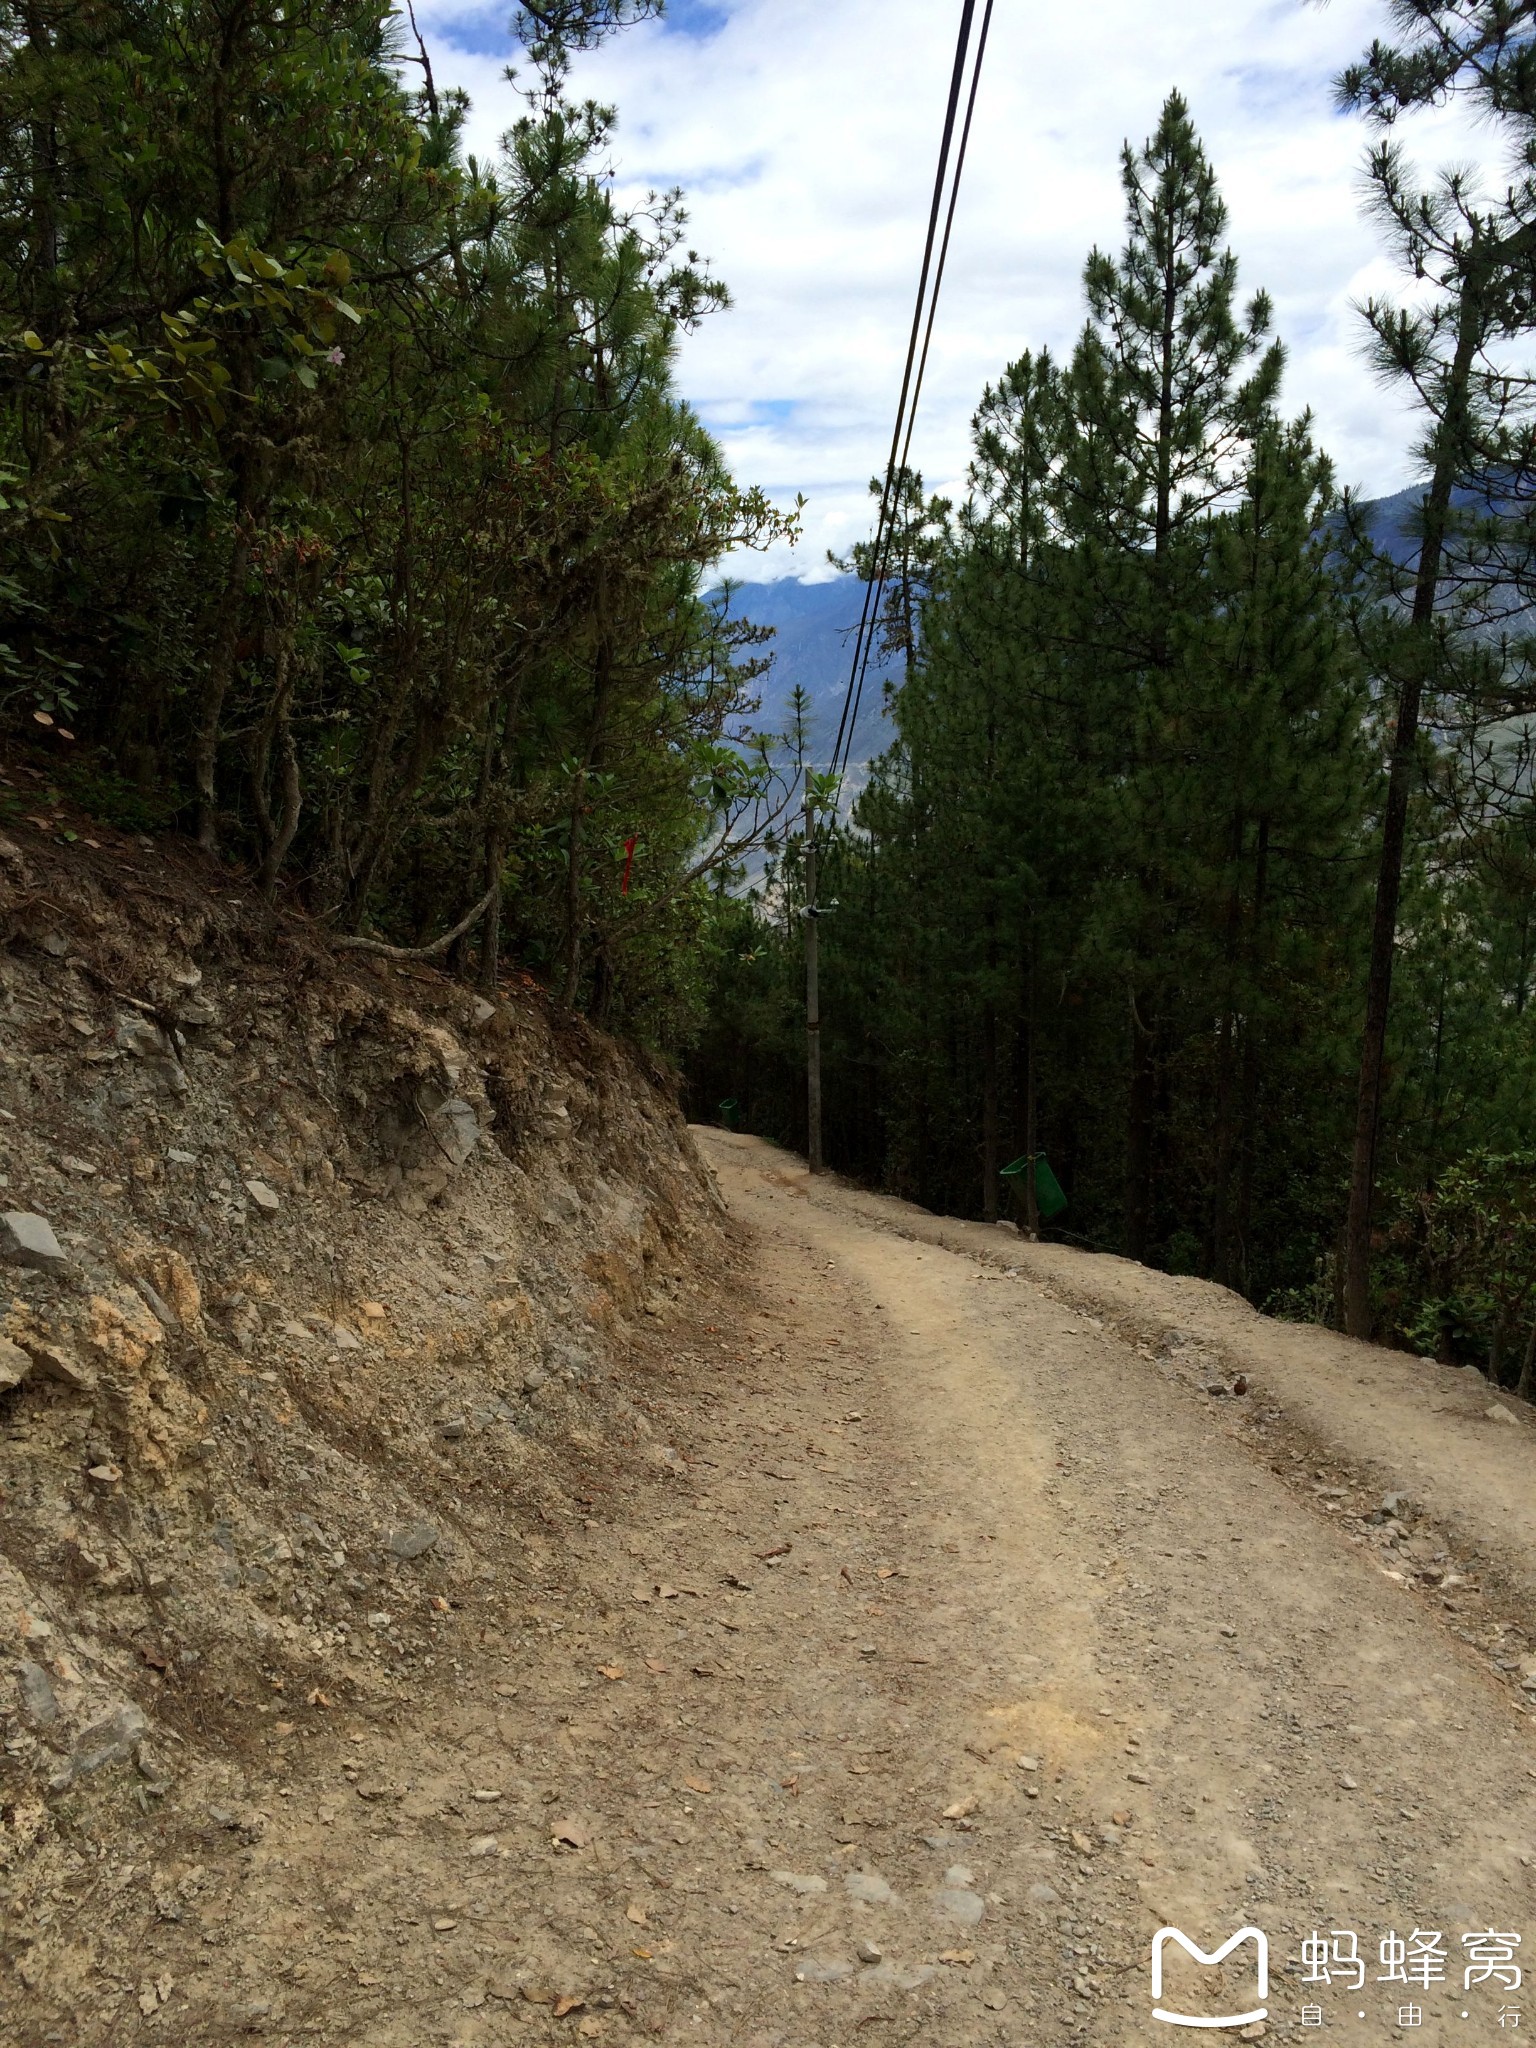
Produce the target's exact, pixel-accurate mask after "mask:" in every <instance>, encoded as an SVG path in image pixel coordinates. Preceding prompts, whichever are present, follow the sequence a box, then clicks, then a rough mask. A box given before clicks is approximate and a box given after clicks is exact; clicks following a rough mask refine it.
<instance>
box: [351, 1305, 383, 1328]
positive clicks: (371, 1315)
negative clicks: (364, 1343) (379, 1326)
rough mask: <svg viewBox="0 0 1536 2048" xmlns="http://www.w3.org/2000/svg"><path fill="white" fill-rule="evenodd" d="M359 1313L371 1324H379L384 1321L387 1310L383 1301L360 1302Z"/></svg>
mask: <svg viewBox="0 0 1536 2048" xmlns="http://www.w3.org/2000/svg"><path fill="white" fill-rule="evenodd" d="M357 1312H358V1314H359V1315H360V1316H364V1317H366V1318H367V1320H368V1321H369V1322H370V1323H378V1322H382V1321H383V1320H384V1314H385V1309H384V1304H383V1302H382V1301H360V1302H359V1303H358V1304H357Z"/></svg>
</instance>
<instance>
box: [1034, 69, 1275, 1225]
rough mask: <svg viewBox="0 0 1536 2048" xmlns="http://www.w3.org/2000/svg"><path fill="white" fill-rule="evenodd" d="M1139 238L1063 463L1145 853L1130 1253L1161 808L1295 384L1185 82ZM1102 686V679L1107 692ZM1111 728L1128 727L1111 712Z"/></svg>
mask: <svg viewBox="0 0 1536 2048" xmlns="http://www.w3.org/2000/svg"><path fill="white" fill-rule="evenodd" d="M1121 183H1122V185H1123V187H1124V191H1125V198H1126V226H1127V239H1126V244H1125V247H1124V250H1123V252H1122V254H1121V255H1120V257H1119V259H1118V260H1116V259H1114V258H1111V257H1109V256H1107V255H1105V254H1104V253H1103V252H1102V251H1100V250H1095V251H1094V252H1093V254H1092V255H1091V256H1090V257H1089V259H1088V264H1087V267H1086V270H1085V272H1084V287H1085V291H1086V294H1087V299H1088V310H1089V323H1088V326H1087V328H1086V330H1085V331H1084V334H1083V336H1082V339H1081V341H1080V342H1079V344H1078V347H1077V350H1076V353H1075V355H1074V357H1073V361H1072V366H1071V372H1070V389H1071V414H1072V418H1073V421H1074V435H1073V444H1072V447H1071V449H1070V451H1069V454H1068V457H1067V461H1066V463H1065V465H1064V469H1063V473H1062V481H1063V486H1064V492H1065V516H1066V522H1067V530H1068V532H1069V533H1070V534H1071V536H1072V537H1073V538H1074V540H1076V541H1077V542H1078V543H1079V563H1080V569H1081V582H1080V595H1079V600H1078V612H1079V623H1078V626H1077V634H1078V636H1079V638H1080V640H1081V642H1082V643H1083V644H1084V645H1085V646H1090V645H1091V646H1092V647H1093V649H1094V656H1095V665H1096V667H1097V669H1098V673H1099V675H1100V677H1101V678H1102V679H1103V683H1107V684H1108V685H1109V686H1110V687H1111V688H1112V689H1113V690H1115V691H1116V692H1117V693H1118V697H1119V708H1120V721H1121V726H1122V731H1123V744H1124V757H1123V772H1124V774H1125V777H1126V786H1127V790H1128V795H1129V804H1130V809H1131V812H1132V814H1133V816H1132V819H1131V821H1130V824H1129V829H1130V832H1131V835H1132V836H1133V837H1134V838H1135V839H1136V840H1137V842H1138V845H1139V849H1140V852H1139V858H1138V867H1137V872H1136V874H1135V875H1134V877H1133V879H1132V885H1131V887H1130V889H1129V890H1128V891H1127V901H1126V906H1125V912H1124V920H1123V922H1124V933H1123V945H1124V949H1125V955H1126V984H1127V986H1126V1010H1127V1022H1128V1027H1129V1036H1130V1043H1131V1076H1130V1088H1129V1098H1128V1104H1127V1119H1126V1166H1125V1231H1124V1243H1125V1249H1126V1250H1127V1252H1129V1253H1130V1255H1131V1256H1132V1257H1134V1258H1141V1257H1143V1256H1144V1255H1145V1253H1146V1251H1147V1248H1148V1245H1149V1242H1150V1238H1151V1232H1152V1227H1153V1188H1154V1144H1155V1129H1156V1122H1157V1104H1158V1096H1159V1091H1160V1089H1161V1086H1162V1073H1161V1070H1162V1067H1163V1065H1164V1062H1165V1060H1166V1057H1167V1053H1168V1045H1167V1029H1168V1024H1167V1018H1166V1016H1165V1014H1164V1012H1165V1009H1166V988H1165V981H1166V977H1165V976H1163V975H1162V974H1161V973H1160V970H1159V967H1158V956H1159V950H1160V945H1161V937H1162V933H1163V931H1164V929H1165V926H1166V921H1167V913H1168V898H1169V894H1170V891H1171V890H1172V889H1173V888H1174V887H1175V883H1174V879H1173V875H1172V872H1171V869H1172V866H1173V865H1174V864H1175V862H1176V858H1177V853H1176V849H1175V848H1174V847H1173V846H1172V845H1171V844H1169V843H1168V842H1167V839H1166V836H1165V834H1164V833H1163V831H1162V829H1161V827H1160V825H1159V822H1158V818H1157V813H1158V811H1159V810H1160V808H1161V807H1162V802H1163V792H1164V790H1165V788H1166V783H1167V777H1168V775H1169V773H1170V771H1176V769H1177V765H1178V762H1179V760H1180V758H1181V753H1182V741H1181V735H1182V733H1183V730H1184V727H1185V723H1186V711H1187V699H1188V687H1189V678H1188V673H1187V670H1188V660H1189V651H1190V649H1191V647H1192V645H1193V644H1194V643H1195V641H1196V640H1197V639H1198V637H1199V632H1200V628H1201V624H1202V613H1204V614H1206V615H1208V613H1209V597H1208V594H1207V593H1206V592H1205V590H1204V588H1203V575H1204V568H1205V555H1206V549H1207V546H1208V539H1209V528H1208V514H1209V513H1210V512H1211V510H1212V509H1213V508H1214V507H1216V506H1218V505H1219V504H1221V503H1222V502H1223V501H1224V500H1225V499H1227V498H1228V497H1230V495H1231V494H1232V493H1233V492H1234V490H1235V489H1237V488H1238V487H1239V485H1240V483H1241V478H1242V475H1243V472H1244V469H1245V467H1246V465H1247V462H1248V459H1249V456H1250V452H1251V449H1252V446H1253V442H1254V438H1255V436H1256V434H1257V433H1258V432H1259V430H1260V427H1261V425H1262V423H1263V422H1264V420H1265V418H1266V417H1267V415H1268V412H1269V410H1270V407H1271V405H1272V403H1273V399H1274V396H1275V392H1276V390H1277V387H1278V385H1279V381H1280V374H1281V369H1282V364H1283V355H1282V351H1281V349H1280V346H1279V344H1278V343H1275V342H1270V343H1268V345H1266V341H1265V337H1266V335H1267V333H1268V329H1269V323H1270V306H1269V301H1268V299H1267V298H1266V297H1265V295H1264V294H1263V293H1259V294H1257V295H1256V296H1255V297H1254V298H1253V299H1252V300H1250V302H1249V303H1248V305H1247V306H1246V308H1244V309H1242V310H1241V311H1239V308H1238V304H1237V261H1236V258H1235V256H1234V255H1233V254H1232V252H1231V251H1230V250H1229V249H1227V248H1226V247H1225V246H1224V244H1223V237H1224V235H1225V232H1226V222H1227V215H1226V207H1225V205H1224V204H1223V202H1222V199H1221V196H1220V193H1219V191H1218V189H1217V185H1216V178H1215V174H1214V172H1213V171H1212V169H1211V166H1210V164H1209V162H1208V161H1207V159H1206V156H1205V153H1204V151H1203V150H1202V148H1201V146H1200V143H1199V140H1198V138H1197V137H1196V135H1195V131H1194V127H1193V125H1192V123H1191V121H1190V117H1189V111H1188V108H1187V107H1186V105H1185V103H1184V101H1183V99H1182V98H1181V97H1180V96H1179V95H1178V94H1177V93H1171V94H1170V95H1169V97H1168V99H1167V101H1166V102H1165V104H1164V107H1163V110H1162V115H1161V118H1160V119H1159V122H1158V126H1157V129H1156V131H1155V133H1154V134H1153V135H1152V137H1151V138H1150V139H1149V140H1148V142H1147V143H1146V144H1145V146H1144V147H1143V148H1142V149H1141V150H1140V151H1139V152H1137V151H1133V150H1132V148H1131V147H1130V145H1129V144H1127V145H1126V147H1125V150H1124V153H1123V156H1122V160H1121ZM1101 687H1102V684H1101ZM1099 722H1100V724H1101V726H1102V727H1103V728H1104V729H1106V730H1110V729H1112V721H1111V720H1109V719H1101V720H1100V721H1099Z"/></svg>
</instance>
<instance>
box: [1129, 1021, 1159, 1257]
mask: <svg viewBox="0 0 1536 2048" xmlns="http://www.w3.org/2000/svg"><path fill="white" fill-rule="evenodd" d="M1156 1112H1157V1033H1156V1031H1155V1029H1153V1028H1152V1026H1150V1025H1148V1024H1147V1023H1145V1022H1144V1021H1143V1019H1142V1016H1141V1012H1140V1010H1139V1008H1138V1007H1137V1003H1136V998H1135V996H1134V994H1133V995H1132V998H1131V1094H1130V1103H1129V1108H1128V1115H1127V1127H1126V1148H1125V1255H1126V1257H1127V1258H1129V1259H1145V1258H1146V1256H1147V1247H1148V1245H1149V1244H1150V1242H1151V1237H1152V1128H1153V1123H1154V1121H1155V1118H1156Z"/></svg>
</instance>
